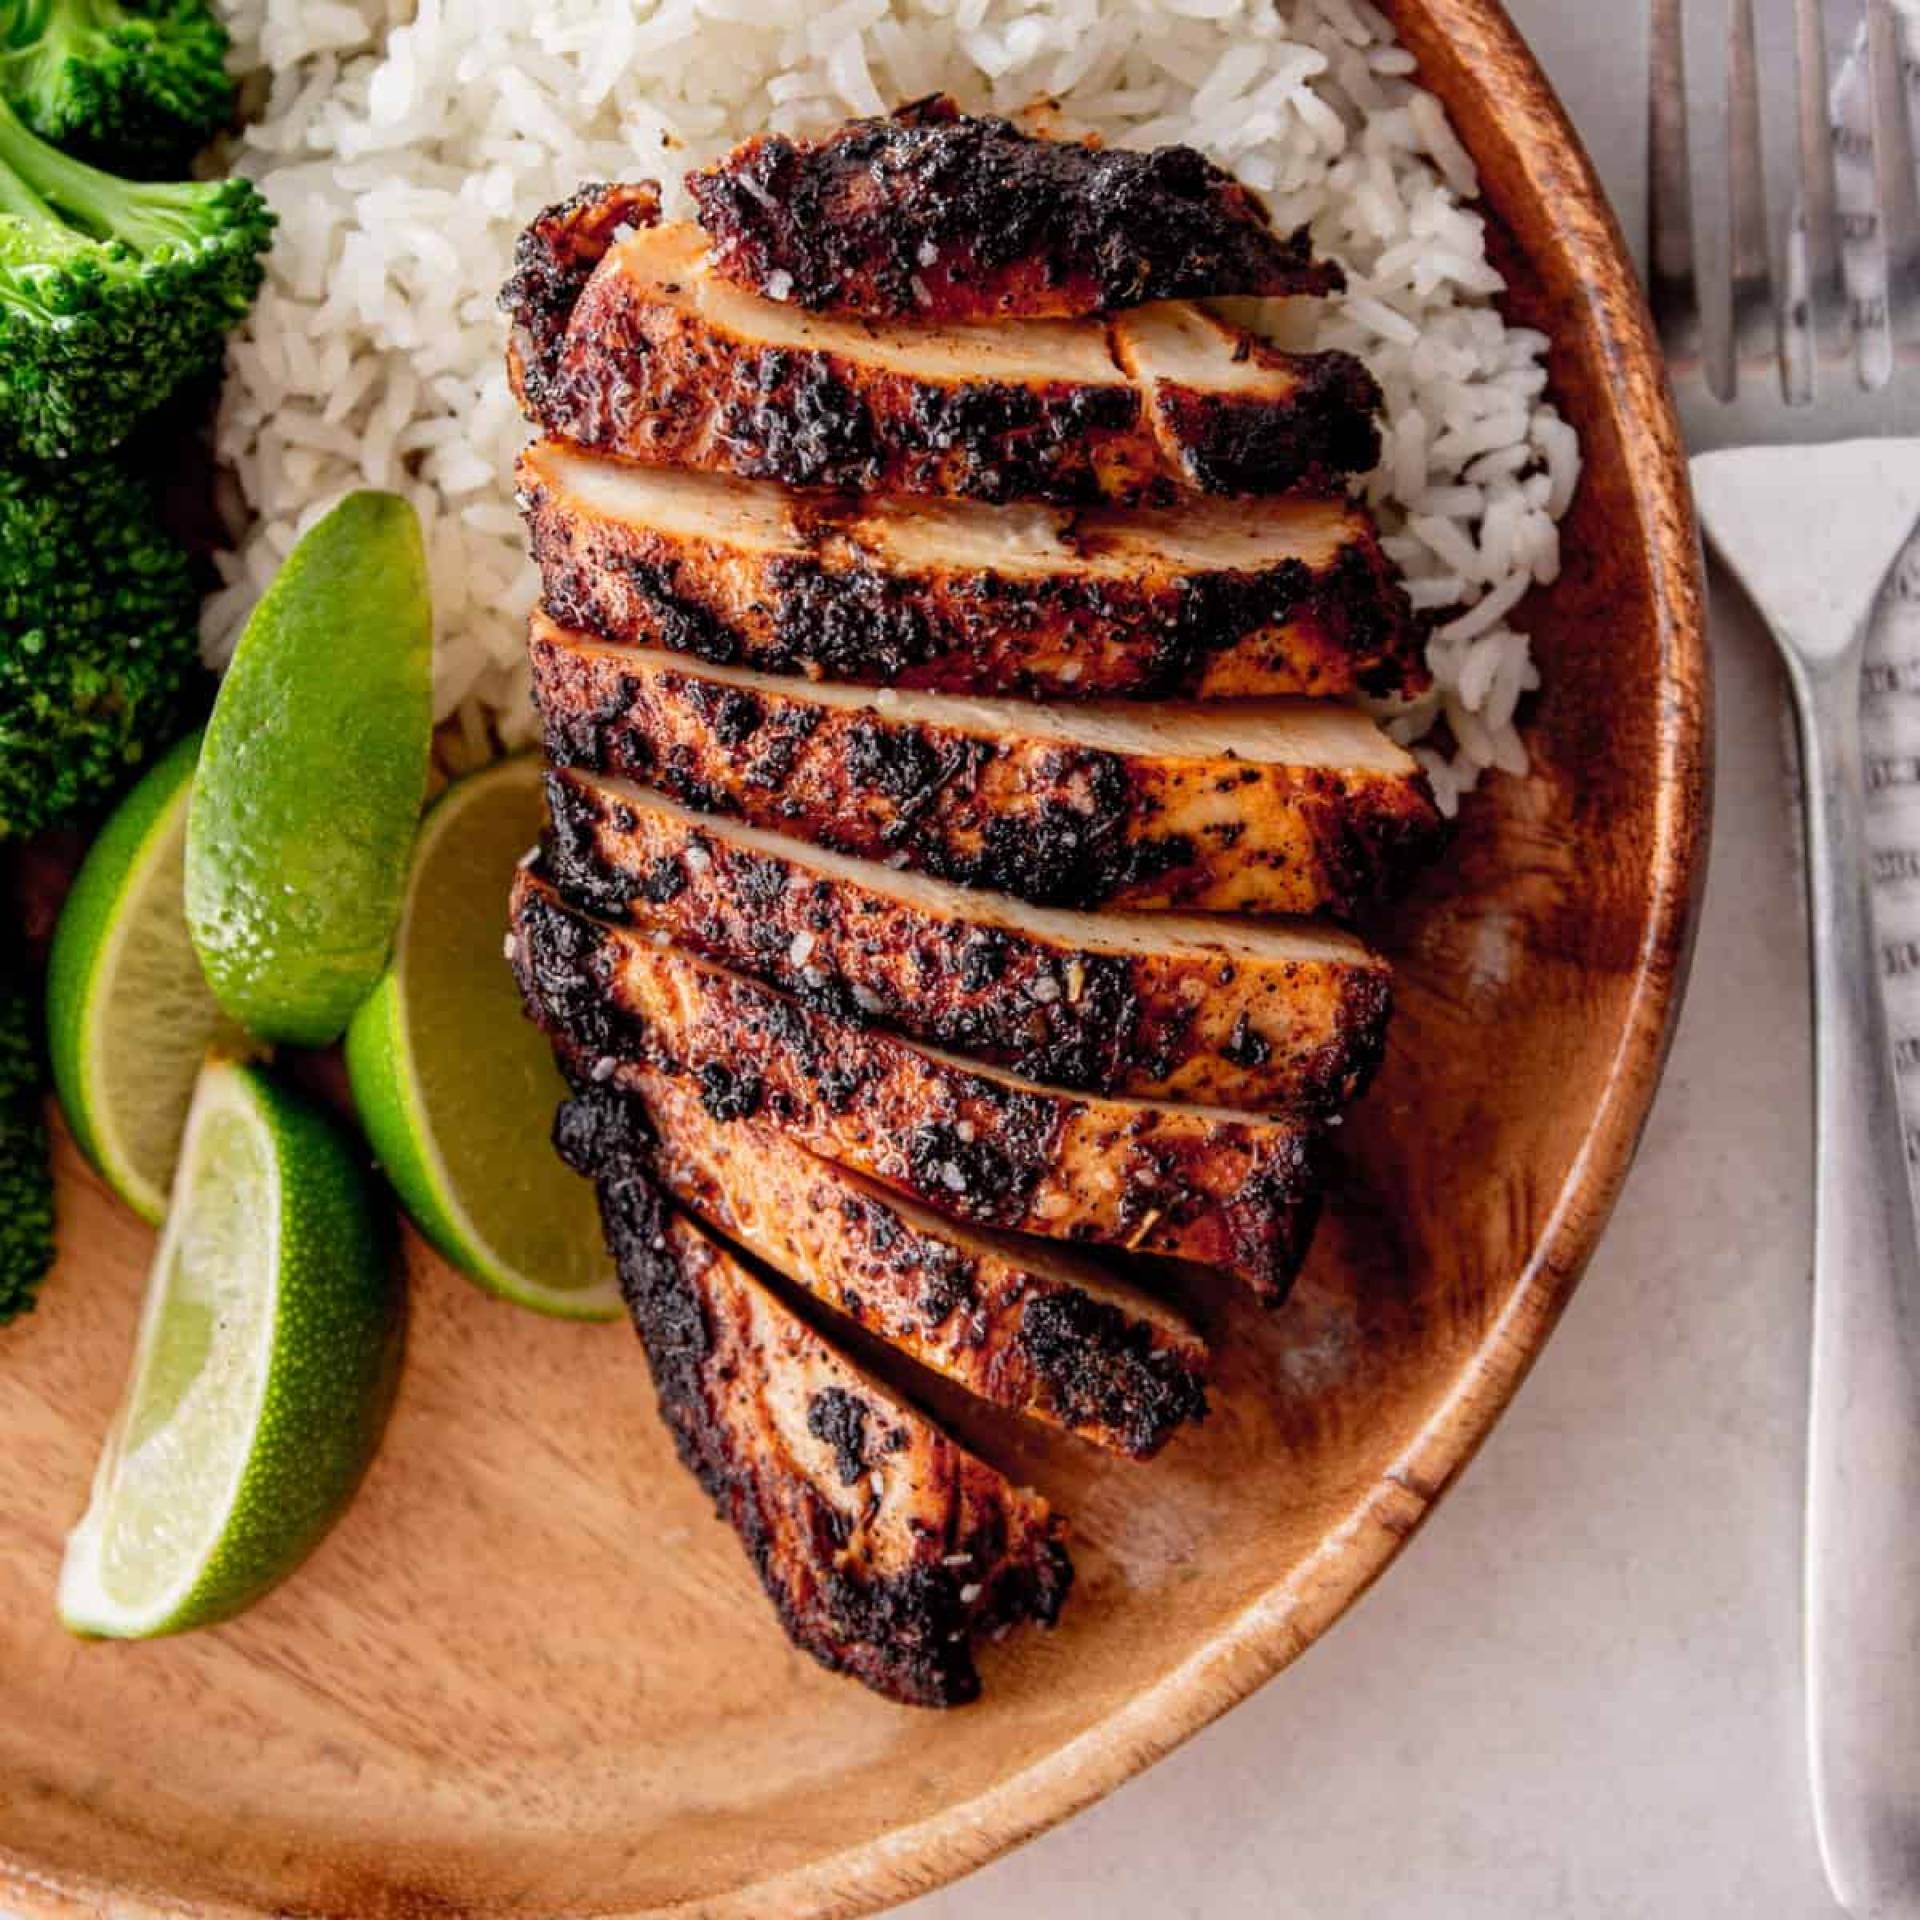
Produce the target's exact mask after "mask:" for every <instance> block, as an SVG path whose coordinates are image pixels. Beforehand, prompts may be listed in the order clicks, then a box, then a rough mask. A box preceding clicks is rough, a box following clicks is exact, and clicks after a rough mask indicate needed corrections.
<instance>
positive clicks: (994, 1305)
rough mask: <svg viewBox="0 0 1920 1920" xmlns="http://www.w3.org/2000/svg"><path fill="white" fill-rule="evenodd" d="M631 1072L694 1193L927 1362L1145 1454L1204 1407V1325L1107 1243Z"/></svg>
mask: <svg viewBox="0 0 1920 1920" xmlns="http://www.w3.org/2000/svg"><path fill="white" fill-rule="evenodd" d="M631 1084H632V1087H633V1090H634V1091H635V1092H636V1093H637V1094H638V1095H639V1097H640V1100H641V1104H642V1105H643V1106H644V1107H645V1108H646V1112H647V1117H648V1119H649V1121H650V1122H651V1123H652V1129H653V1135H654V1138H653V1142H652V1145H651V1147H650V1148H649V1150H648V1152H649V1165H650V1167H651V1168H652V1171H653V1172H654V1173H655V1175H656V1176H657V1177H658V1179H659V1181H660V1183H661V1185H662V1186H663V1187H664V1188H665V1189H666V1190H667V1192H668V1193H670V1194H671V1195H672V1197H673V1198H674V1199H675V1200H676V1201H678V1202H679V1204H680V1205H681V1206H683V1207H685V1208H686V1209H687V1211H688V1212H690V1213H693V1214H697V1215H698V1216H699V1217H700V1218H701V1219H703V1220H705V1221H706V1222H707V1224H708V1225H709V1226H712V1227H714V1228H715V1229H717V1230H718V1231H719V1232H721V1233H723V1234H726V1235H727V1236H728V1237H729V1238H730V1239H733V1240H735V1241H738V1242H739V1244H740V1245H741V1246H743V1247H744V1248H746V1250H747V1251H748V1252H749V1253H751V1254H753V1255H754V1256H755V1257H756V1258H758V1259H760V1260H763V1261H765V1262H766V1264H767V1265H768V1266H769V1267H771V1268H773V1269H774V1271H775V1272H777V1273H780V1274H784V1275H785V1276H786V1278H787V1279H788V1280H790V1281H792V1282H793V1283H794V1285H796V1286H798V1287H802V1288H804V1289H805V1290H806V1291H807V1292H808V1293H811V1294H813V1295H815V1296H816V1297H817V1298H819V1299H820V1300H823V1301H825V1302H826V1304H827V1305H828V1306H830V1307H832V1308H834V1309H835V1310H836V1311H838V1312H840V1313H843V1314H845V1315H846V1316H847V1317H848V1318H849V1319H851V1320H853V1321H855V1322H856V1323H857V1324H858V1325H859V1326H861V1327H863V1328H865V1329H866V1331H867V1332H869V1333H871V1334H874V1335H875V1336H877V1337H878V1338H879V1339H882V1340H884V1341H886V1342H887V1343H888V1344H889V1345H890V1346H893V1347H896V1348H897V1349H898V1350H899V1351H900V1352H902V1353H904V1354H906V1355H908V1356H909V1357H910V1358H912V1359H914V1360H917V1361H918V1362H920V1363H921V1365H923V1366H926V1367H929V1368H931V1369H932V1370H933V1371H934V1372H936V1373H939V1374H943V1375H944V1376H945V1377H946V1378H947V1379H949V1380H952V1381H954V1382H956V1383H957V1384H958V1385H960V1386H962V1387H965V1388H966V1389H967V1390H968V1391H969V1392H970V1393H974V1394H977V1395H978V1396H979V1397H980V1398H981V1399H983V1400H987V1401H991V1402H992V1403H993V1404H995V1405H996V1406H1002V1407H1007V1408H1010V1409H1012V1411H1014V1412H1015V1413H1020V1414H1024V1415H1026V1416H1028V1417H1029V1418H1031V1419H1036V1420H1044V1421H1047V1422H1049V1423H1050V1424H1052V1425H1054V1426H1059V1427H1064V1428H1066V1429H1067V1431H1068V1432H1070V1433H1075V1434H1078V1435H1079V1436H1080V1438H1081V1439H1083V1440H1090V1441H1092V1442H1093V1444H1094V1445H1095V1446H1099V1447H1104V1448H1106V1449H1107V1450H1108V1451H1109V1452H1112V1453H1120V1454H1125V1455H1128V1456H1129V1457H1131V1458H1134V1459H1140V1460H1144V1459H1146V1458H1148V1457H1149V1456H1150V1455H1152V1454H1154V1453H1157V1452H1158V1451H1159V1450H1160V1448H1161V1447H1162V1446H1164V1445H1165V1444H1166V1442H1167V1440H1168V1439H1169V1438H1170V1437H1171V1436H1172V1434H1173V1433H1174V1432H1175V1430H1176V1429H1178V1428H1179V1427H1181V1426H1184V1425H1186V1424H1187V1423H1189V1422H1190V1421H1194V1420H1199V1419H1201V1418H1203V1417H1204V1415H1205V1413H1206V1407H1207V1397H1206V1387H1205V1384H1204V1383H1205V1379H1206V1368H1207V1350H1206V1347H1205V1346H1204V1345H1203V1344H1202V1342H1201V1340H1200V1337H1199V1335H1198V1334H1196V1333H1195V1332H1194V1330H1193V1329H1192V1327H1191V1326H1189V1325H1188V1324H1187V1323H1186V1322H1185V1321H1184V1320H1183V1319H1182V1318H1181V1317H1180V1316H1179V1315H1178V1314H1176V1313H1175V1312H1173V1310H1172V1309H1171V1308H1169V1307H1166V1306H1164V1305H1162V1304H1161V1303H1159V1302H1158V1301H1156V1300H1154V1299H1152V1298H1151V1297H1150V1296H1148V1295H1147V1294H1144V1293H1142V1292H1140V1291H1139V1290H1138V1289H1137V1288H1132V1287H1128V1286H1125V1285H1124V1284H1123V1283H1122V1282H1120V1281H1119V1280H1117V1279H1115V1278H1114V1277H1113V1276H1111V1275H1109V1274H1107V1273H1105V1272H1103V1271H1102V1270H1101V1269H1100V1268H1099V1267H1097V1266H1095V1265H1094V1264H1093V1263H1092V1262H1091V1261H1088V1260H1083V1259H1079V1258H1077V1257H1075V1256H1074V1255H1072V1254H1069V1253H1065V1252H1062V1251H1061V1250H1060V1249H1059V1248H1057V1247H1050V1246H1048V1245H1046V1244H1045V1243H1044V1242H1042V1241H1037V1240H1020V1239H1015V1238H1014V1237H1013V1236H1012V1235H1008V1234H994V1233H989V1232H987V1231H984V1230H981V1229H977V1228H972V1227H966V1226H962V1225H959V1224H958V1223H956V1222H954V1221H950V1220H943V1219H941V1218H940V1217H939V1215H937V1214H935V1213H932V1212H929V1211H928V1210H927V1209H926V1208H924V1207H919V1206H916V1205H915V1204H914V1203H913V1202H912V1201H911V1200H907V1199H903V1198H902V1197H901V1196H899V1195H898V1194H893V1193H889V1192H888V1191H887V1190H886V1189H885V1188H884V1187H881V1186H878V1185H877V1184H876V1183H875V1182H873V1181H871V1180H867V1179H863V1178H862V1177H861V1176H860V1175H859V1174H857V1173H853V1172H850V1171H848V1170H847V1169H846V1168H844V1167H837V1166H835V1165H833V1163H832V1162H831V1161H827V1160H821V1159H819V1158H817V1157H816V1156H815V1155H813V1154H810V1153H808V1152H807V1151H806V1149H805V1148H803V1147H800V1146H796V1145H795V1144H794V1143H793V1142H792V1141H791V1140H789V1139H788V1138H787V1137H786V1136H785V1135H784V1134H783V1133H782V1132H781V1131H780V1129H779V1128H778V1127H776V1126H767V1125H764V1124H762V1123H761V1122H759V1121H754V1120H736V1121H733V1122H731V1123H722V1122H720V1121H716V1120H715V1119H714V1118H713V1117H712V1116H711V1115H710V1114H709V1113H708V1112H707V1110H706V1108H705V1107H704V1106H703V1105H702V1103H701V1098H700V1092H699V1089H698V1087H697V1086H696V1085H695V1084H694V1083H693V1082H692V1081H690V1080H682V1079H676V1078H674V1077H673V1076H672V1075H669V1074H662V1073H650V1072H644V1071H642V1072H636V1073H635V1074H634V1075H633V1076H632V1080H631Z"/></svg>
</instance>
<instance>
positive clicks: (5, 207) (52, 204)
mask: <svg viewBox="0 0 1920 1920" xmlns="http://www.w3.org/2000/svg"><path fill="white" fill-rule="evenodd" d="M195 199H196V190H195V188H194V185H193V183H192V182H182V183H179V184H174V183H171V182H161V183H160V184H159V185H155V186H149V185H141V184H136V183H135V182H133V181H129V180H122V179H121V178H120V177H119V176H118V175H116V174H111V173H103V172H101V170H100V169H99V168H98V167H90V166H88V165H87V164H86V162H85V161H84V160H76V159H74V158H73V156H72V155H71V154H66V153H62V152H61V151H60V149H59V148H58V147H55V146H50V145H48V143H47V142H46V141H44V140H42V139H41V138H40V137H39V135H37V134H36V133H34V132H32V131H31V130H30V129H29V128H28V127H27V126H26V125H25V124H24V123H23V122H22V120H21V119H20V116H19V115H18V114H17V113H15V112H14V110H13V109H12V108H11V107H10V106H8V105H7V103H6V101H5V100H0V212H4V213H12V214H15V215H17V216H19V217H20V218H22V219H28V220H42V221H46V222H48V223H50V224H51V225H53V226H56V227H60V228H63V229H64V228H67V227H68V226H69V225H70V224H72V225H78V226H79V227H80V228H81V230H82V231H83V232H85V233H88V234H90V235H91V236H92V237H93V238H94V239H97V240H123V241H125V242H126V244H127V245H128V246H130V247H132V248H133V249H134V251H135V252H136V253H141V254H150V253H152V252H153V250H154V248H155V247H157V246H162V245H168V244H171V243H174V242H177V241H178V242H188V241H191V240H192V239H193V238H194V233H195V228H194V222H193V209H194V202H195ZM63 214H64V215H65V216H66V218H65V219H62V218H61V216H62V215H63Z"/></svg>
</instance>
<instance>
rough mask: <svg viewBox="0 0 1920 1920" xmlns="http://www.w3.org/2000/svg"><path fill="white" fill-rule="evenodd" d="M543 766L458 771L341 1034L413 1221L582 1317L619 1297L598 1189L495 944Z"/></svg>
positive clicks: (534, 821)
mask: <svg viewBox="0 0 1920 1920" xmlns="http://www.w3.org/2000/svg"><path fill="white" fill-rule="evenodd" d="M541 817H542V816H541V803H540V770H539V767H538V764H537V763H536V762H535V761H534V760H532V759H530V758H527V759H518V760H508V761H503V762H502V763H501V764H500V765H498V766H495V767H490V768H488V769H487V770H486V771H485V772H483V773H477V774H474V775H472V776H470V777H469V778H467V779H465V780H462V781H459V782H457V783H456V784H455V785H453V786H451V787H449V788H448V789H447V791H446V792H445V793H444V794H443V795H442V796H441V797H440V799H439V800H438V801H437V802H436V803H435V805H434V808H433V810H432V812H430V813H429V814H428V815H427V818H426V820H425V822H424V823H423V824H422V826H421V830H420V841H419V846H418V848H417V850H416V852H415V855H414V864H413V879H412V882H411V884H410V886H409V888H408V891H407V901H406V909H405V912H404V914H403V915H402V918H401V923H400V935H399V940H398V943H397V945H396V948H395V953H394V960H393V965H392V967H391V968H390V969H389V970H388V973H387V975H386V978H385V979H383V980H382V981H381V983H380V985H379V986H378V988H376V989H375V991H374V992H373V994H372V995H371V996H370V997H369V998H368V1000H367V1001H366V1003H365V1004H364V1005H363V1006H362V1007H361V1009H360V1011H359V1012H358V1013H357V1014H355V1016H354V1019H353V1024H352V1025H351V1026H350V1027H349V1028H348V1030H347V1073H348V1076H349V1078H350V1079H351V1081H352V1083H353V1095H354V1100H355V1103H356V1104H357V1105H358V1107H359V1109H360V1121H361V1124H362V1126H364V1127H365V1128H366V1131H367V1136H368V1138H369V1139H371V1140H372V1142H373V1145H374V1151H375V1152H376V1153H377V1154H378V1155H379V1156H380V1160H381V1162H382V1164H383V1165H384V1166H385V1168H386V1171H387V1177H388V1178H389V1179H390V1180H391V1181H392V1182H393V1184H394V1186H395V1187H396V1188H397V1189H398V1191H399V1194H400V1197H401V1199H402V1200H403V1201H404V1202H405V1203H406V1207H407V1211H408V1212H409V1213H410V1214H411V1215H412V1216H413V1219H414V1222H415V1224H416V1225H418V1227H419V1228H420V1230H421V1232H422V1233H424V1234H425V1235H426V1236H427V1238H428V1239H429V1240H430V1241H432V1242H433V1244H434V1246H435V1247H437V1248H438V1249H439V1251H440V1252H441V1253H442V1254H444V1255H445V1256H446V1258H447V1259H448V1260H450V1261H452V1263H453V1264H454V1265H455V1266H457V1267H458V1268H459V1269H460V1270H461V1271H462V1272H463V1273H466V1274H468V1275H469V1276H471V1277H472V1278H473V1279H475V1280H477V1281H479V1282H480V1284H481V1285H482V1286H484V1287H487V1288H488V1289H489V1290H491V1291H492V1292H495V1293H498V1294H501V1295H503V1296H504V1297H505V1298H507V1299H509V1300H515V1301H518V1302H519V1303H520V1304H521V1305H522V1306H528V1307H533V1308H535V1309H537V1310H538V1311H540V1312H543V1313H552V1314H560V1315H564V1316H566V1317H568V1318H571V1319H594V1320H601V1319H610V1318H612V1317H613V1316H614V1315H615V1314H617V1313H618V1312H619V1310H620V1295H619V1290H618V1288H617V1286H616V1284H615V1282H614V1277H613V1264H612V1261H611V1259H610V1258H609V1256H608V1254H607V1251H606V1247H605V1244H604V1242H603V1241H602V1238H601V1233H600V1221H599V1216H598V1213H597V1211H596V1209H595V1206H594V1201H593V1190H592V1188H591V1187H590V1186H588V1184H587V1183H586V1182H585V1181H584V1180H581V1179H580V1178H579V1177H578V1176H577V1175H575V1174H573V1173H571V1172H569V1171H568V1169H567V1168H566V1167H565V1166H564V1165H563V1164H562V1163H561V1161H560V1159H559V1158H558V1156H557V1155H556V1154H555V1153H554V1151H553V1147H552V1145H551V1143H550V1140H549V1137H548V1136H549V1131H550V1129H551V1126H552V1123H553V1114H554V1109H555V1108H556V1107H557V1106H558V1105H559V1103H560V1102H561V1101H562V1100H563V1099H565V1098H566V1091H567V1090H566V1084H565V1082H564V1081H563V1080H562V1079H561V1077H560V1074H559V1071H558V1069H556V1068H555V1066H554V1064H553V1057H552V1054H551V1052H550V1051H549V1049H548V1046H547V1042H546V1040H545V1038H544V1036H543V1035H542V1034H541V1033H540V1031H539V1030H538V1029H537V1028H536V1027H534V1026H533V1025H532V1023H531V1022H529V1021H528V1020H527V1019H526V1017H525V1015H524V1014H523V1013H522V1012H521V1008H520V996H519V992H518V990H517V989H516V987H515V986H514V982H513V975H512V972H511V971H510V970H509V968H508V966H507V964H506V961H505V960H504V959H503V958H502V956H501V947H502V942H503V936H504V934H505V932H506V910H507V891H508V888H509V886H510V885H511V883H512V880H513V872H514V867H515V865H516V863H517V862H518V860H519V859H520V857H521V855H522V854H524V853H525V851H526V850H527V848H528V847H529V846H530V845H531V844H532V842H533V841H534V840H535V839H536V838H537V837H538V835H539V831H540V824H541Z"/></svg>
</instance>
